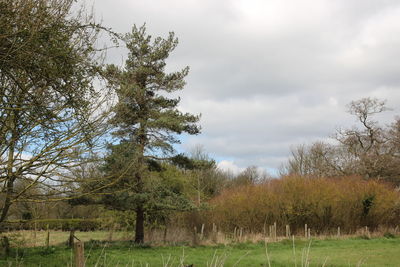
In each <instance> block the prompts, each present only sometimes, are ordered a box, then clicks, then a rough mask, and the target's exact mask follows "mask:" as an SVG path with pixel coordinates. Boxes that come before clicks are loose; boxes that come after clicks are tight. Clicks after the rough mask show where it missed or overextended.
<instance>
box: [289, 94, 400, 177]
mask: <svg viewBox="0 0 400 267" xmlns="http://www.w3.org/2000/svg"><path fill="white" fill-rule="evenodd" d="M386 110H388V108H387V107H386V103H385V101H381V100H379V99H376V98H363V99H360V100H358V101H352V102H351V103H350V104H349V105H348V111H349V113H350V114H352V115H354V116H355V117H356V118H357V120H358V122H359V123H360V125H361V127H356V126H354V127H352V128H350V129H344V130H339V131H338V132H337V133H336V135H335V138H336V140H337V141H338V143H336V144H326V143H321V142H315V143H313V144H310V145H308V146H306V145H301V146H297V147H295V148H294V149H293V150H292V156H291V157H290V158H289V160H288V162H287V163H286V164H285V165H284V168H283V169H284V171H283V173H284V174H300V175H308V176H314V177H315V176H316V177H321V176H325V177H336V176H348V175H354V174H356V175H360V176H362V177H364V178H366V179H370V178H373V179H383V180H386V181H390V182H393V183H395V184H400V157H399V155H400V146H399V144H400V141H399V140H400V138H399V136H400V127H399V125H400V123H399V119H398V118H397V119H395V122H394V123H392V124H391V125H389V126H386V127H385V126H382V125H381V124H379V123H378V121H376V120H374V115H377V114H379V113H382V112H384V111H386Z"/></svg>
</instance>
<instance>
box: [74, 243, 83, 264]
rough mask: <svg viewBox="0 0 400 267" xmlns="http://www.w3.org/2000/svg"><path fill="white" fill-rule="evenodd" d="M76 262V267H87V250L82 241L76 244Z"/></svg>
mask: <svg viewBox="0 0 400 267" xmlns="http://www.w3.org/2000/svg"><path fill="white" fill-rule="evenodd" d="M74 260H75V267H85V249H84V245H83V242H81V241H78V242H75V243H74Z"/></svg>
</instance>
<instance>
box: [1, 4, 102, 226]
mask: <svg viewBox="0 0 400 267" xmlns="http://www.w3.org/2000/svg"><path fill="white" fill-rule="evenodd" d="M74 2H75V1H74V0H56V1H52V0H15V1H8V0H0V14H1V16H0V96H1V98H0V192H1V193H0V222H2V221H4V220H5V219H6V217H7V214H8V211H9V209H10V206H11V205H12V204H14V203H16V202H27V201H43V200H49V199H50V200H59V199H60V198H63V197H65V196H66V195H65V194H66V193H67V192H66V189H68V188H73V187H72V186H71V184H73V183H75V182H77V180H76V179H73V180H71V179H69V178H68V176H65V174H66V173H67V171H68V169H70V168H73V167H76V166H78V165H79V164H82V163H83V162H85V161H86V160H87V159H89V158H90V157H89V156H90V153H92V152H93V150H94V149H95V148H96V146H97V144H98V143H97V141H98V139H96V138H98V137H99V136H100V135H101V134H102V133H104V126H105V124H104V119H105V106H104V105H103V104H104V102H103V100H104V99H106V96H105V92H100V91H99V90H96V88H95V86H94V83H95V82H97V81H99V80H98V79H97V78H101V64H100V63H99V61H98V59H99V58H98V53H97V52H98V50H97V49H96V47H95V41H96V38H97V34H98V32H99V30H100V28H101V27H100V26H99V25H96V24H94V23H93V20H92V18H91V17H90V16H89V15H87V13H85V11H84V10H83V9H79V10H77V11H75V12H72V10H73V4H74ZM68 185H70V186H68Z"/></svg>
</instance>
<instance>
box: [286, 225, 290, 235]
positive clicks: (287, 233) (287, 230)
mask: <svg viewBox="0 0 400 267" xmlns="http://www.w3.org/2000/svg"><path fill="white" fill-rule="evenodd" d="M286 238H290V226H289V225H288V224H287V225H286Z"/></svg>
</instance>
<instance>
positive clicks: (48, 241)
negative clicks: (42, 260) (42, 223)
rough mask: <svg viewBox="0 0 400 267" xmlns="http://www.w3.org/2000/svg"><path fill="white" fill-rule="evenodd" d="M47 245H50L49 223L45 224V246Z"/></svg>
mask: <svg viewBox="0 0 400 267" xmlns="http://www.w3.org/2000/svg"><path fill="white" fill-rule="evenodd" d="M49 246H50V229H49V225H47V236H46V247H47V248H49Z"/></svg>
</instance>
